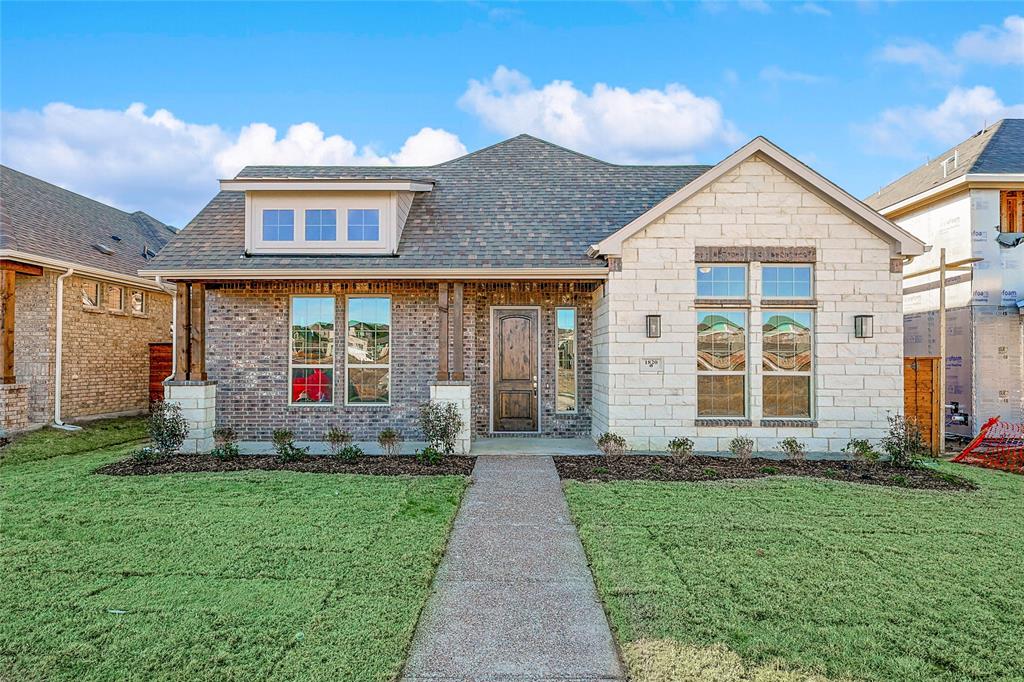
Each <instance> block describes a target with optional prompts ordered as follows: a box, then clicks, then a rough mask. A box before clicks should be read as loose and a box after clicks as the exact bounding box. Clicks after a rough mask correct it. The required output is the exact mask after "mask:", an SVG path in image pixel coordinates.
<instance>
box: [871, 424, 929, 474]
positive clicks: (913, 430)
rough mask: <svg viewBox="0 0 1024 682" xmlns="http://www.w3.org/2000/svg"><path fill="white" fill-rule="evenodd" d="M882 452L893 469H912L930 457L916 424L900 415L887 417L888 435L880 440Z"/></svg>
mask: <svg viewBox="0 0 1024 682" xmlns="http://www.w3.org/2000/svg"><path fill="white" fill-rule="evenodd" d="M882 450H884V451H885V454H886V455H887V456H888V457H889V463H890V464H892V465H893V466H894V467H914V466H917V465H918V464H919V463H920V461H921V458H922V457H927V456H928V455H930V453H929V452H928V447H927V446H926V445H925V444H924V437H923V436H922V435H921V428H920V427H919V426H918V425H917V422H916V421H914V420H912V419H907V418H906V417H904V416H903V415H901V414H894V415H891V416H890V417H889V433H887V434H886V436H885V438H883V439H882ZM893 480H895V479H893Z"/></svg>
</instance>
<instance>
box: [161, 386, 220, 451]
mask: <svg viewBox="0 0 1024 682" xmlns="http://www.w3.org/2000/svg"><path fill="white" fill-rule="evenodd" d="M164 400H165V401H166V402H168V403H175V404H177V405H178V406H179V407H181V415H182V416H183V417H185V419H187V420H188V423H189V431H188V437H187V438H186V439H185V442H184V443H182V446H181V453H182V454H187V455H202V454H206V453H208V452H210V450H212V449H213V446H214V442H213V429H214V427H215V424H214V421H215V419H216V417H215V415H216V408H217V382H215V381H166V382H164Z"/></svg>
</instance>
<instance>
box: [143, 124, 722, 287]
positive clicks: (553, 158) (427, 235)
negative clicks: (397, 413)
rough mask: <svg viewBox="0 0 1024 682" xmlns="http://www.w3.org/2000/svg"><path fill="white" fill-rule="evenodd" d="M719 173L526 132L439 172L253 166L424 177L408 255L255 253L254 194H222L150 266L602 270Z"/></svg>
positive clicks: (300, 172) (302, 174) (402, 246)
mask: <svg viewBox="0 0 1024 682" xmlns="http://www.w3.org/2000/svg"><path fill="white" fill-rule="evenodd" d="M708 168H710V166H620V165H615V164H610V163H606V162H604V161H600V160H597V159H594V158H591V157H589V156H585V155H583V154H579V153H577V152H573V151H570V150H568V149H564V148H562V147H559V146H557V145H553V144H551V143H549V142H545V141H543V140H539V139H537V138H535V137H531V136H529V135H520V136H518V137H514V138H512V139H510V140H506V141H504V142H501V143H498V144H496V145H493V146H491V147H487V148H485V149H481V150H480V151H477V152H473V153H472V154H467V155H466V156H462V157H459V158H457V159H454V160H452V161H448V162H446V163H442V164H438V165H436V166H429V167H405V168H395V167H357V166H343V167H339V166H250V167H248V168H245V169H243V170H242V171H241V172H240V173H239V174H238V176H237V177H238V178H239V179H243V178H249V179H251V178H405V179H409V178H417V179H429V180H432V181H433V182H434V183H435V184H434V189H433V191H431V192H426V193H419V194H417V195H416V198H415V200H414V202H413V205H412V208H411V209H410V211H409V217H408V219H407V221H406V224H405V229H404V231H403V233H402V238H401V242H400V243H399V247H398V254H397V256H270V255H255V256H248V257H245V256H244V253H243V252H244V233H245V216H244V205H245V200H244V194H243V193H242V192H231V191H222V192H220V193H219V194H217V196H215V197H214V198H213V200H212V201H211V202H210V203H209V204H208V205H207V206H206V208H204V209H203V210H202V211H201V212H200V213H199V215H197V216H196V217H195V218H194V219H193V220H192V222H190V223H189V224H188V225H187V226H186V227H185V229H184V230H182V232H181V233H180V234H179V235H178V236H177V237H175V238H174V240H172V241H171V243H170V244H168V245H167V247H166V248H165V249H164V250H163V251H162V252H161V253H160V255H159V256H158V257H157V258H156V260H154V261H153V262H152V263H151V264H150V266H149V268H148V269H152V270H180V269H190V270H191V269H197V270H202V269H221V268H230V269H243V270H244V269H251V270H256V269H267V268H272V269H274V268H281V269H294V268H302V269H305V268H337V269H366V268H373V269H378V268H379V269H381V270H387V269H395V268H402V269H405V268H542V267H550V268H556V267H602V266H603V265H604V264H603V263H602V262H601V261H595V260H594V259H591V258H589V257H587V255H586V252H587V248H588V247H589V246H590V245H591V244H594V243H597V242H598V241H600V240H601V239H603V238H605V237H607V236H608V235H610V234H612V233H613V232H615V231H616V230H618V229H619V228H621V227H623V226H624V225H626V224H627V223H629V222H630V221H631V220H633V219H634V218H636V217H637V216H639V215H641V214H642V213H644V212H645V211H647V210H648V209H649V208H651V207H652V206H654V205H655V204H657V203H658V202H660V201H661V200H662V199H664V198H665V197H667V196H668V195H669V194H671V193H673V192H675V191H676V190H678V189H679V188H680V187H682V186H683V185H686V184H687V183H689V182H690V181H692V180H693V179H694V178H696V177H697V176H699V175H700V174H701V173H703V172H704V171H706V170H707V169H708Z"/></svg>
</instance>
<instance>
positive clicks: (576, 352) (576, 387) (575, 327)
mask: <svg viewBox="0 0 1024 682" xmlns="http://www.w3.org/2000/svg"><path fill="white" fill-rule="evenodd" d="M561 310H571V311H572V331H573V341H572V343H573V358H572V374H573V408H572V409H571V410H560V409H558V379H559V377H560V376H561V374H560V371H559V370H560V368H559V366H558V313H559V311H561ZM579 357H580V318H579V310H578V309H577V308H576V306H567V305H563V306H558V307H557V308H555V414H579V411H580V361H579Z"/></svg>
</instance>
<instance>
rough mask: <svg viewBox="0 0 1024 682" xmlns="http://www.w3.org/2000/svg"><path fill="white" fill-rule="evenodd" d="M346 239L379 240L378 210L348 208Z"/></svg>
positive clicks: (351, 240) (353, 240)
mask: <svg viewBox="0 0 1024 682" xmlns="http://www.w3.org/2000/svg"><path fill="white" fill-rule="evenodd" d="M348 240H349V241H350V242H376V241H380V210H378V209H376V208H350V209H348Z"/></svg>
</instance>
